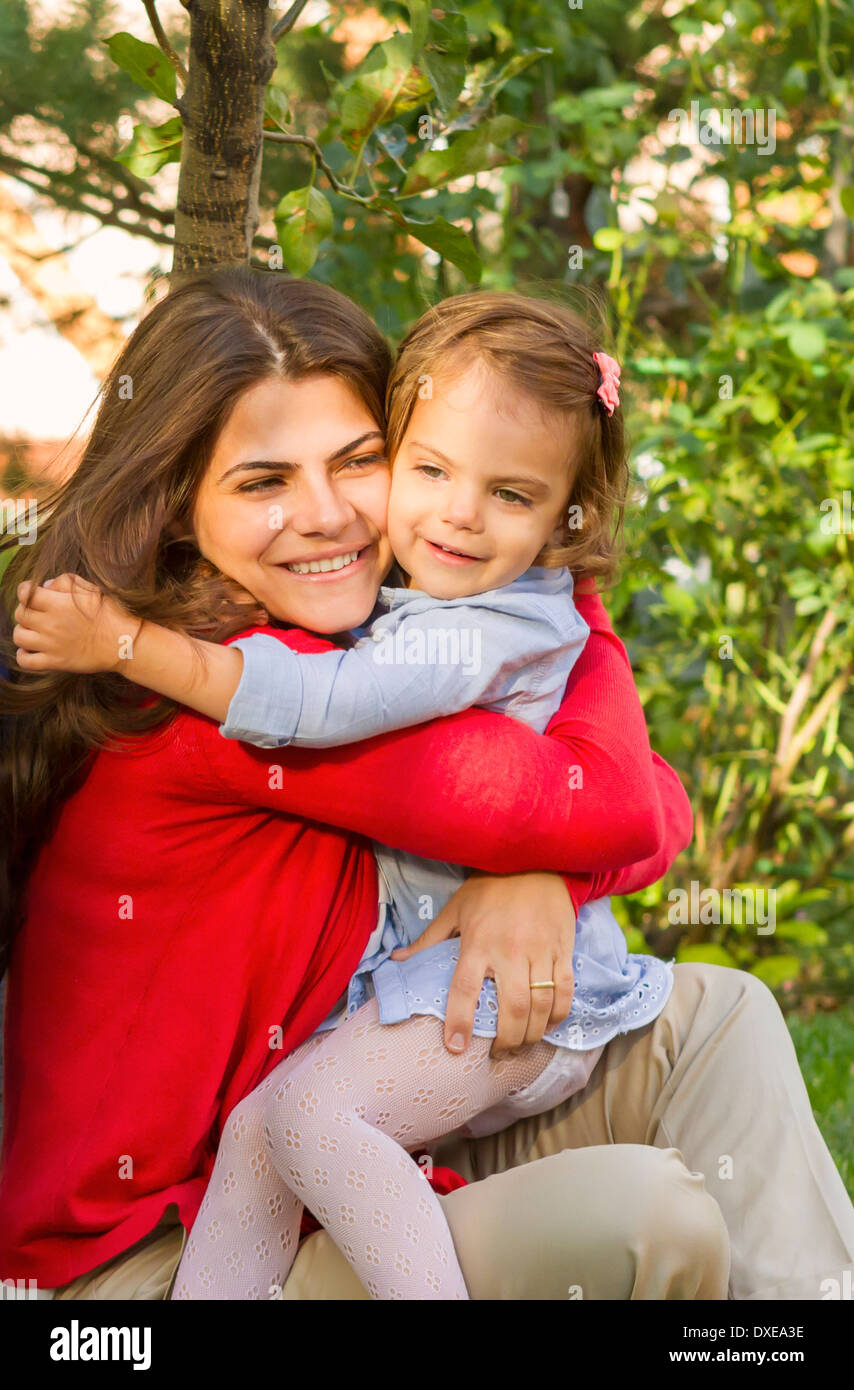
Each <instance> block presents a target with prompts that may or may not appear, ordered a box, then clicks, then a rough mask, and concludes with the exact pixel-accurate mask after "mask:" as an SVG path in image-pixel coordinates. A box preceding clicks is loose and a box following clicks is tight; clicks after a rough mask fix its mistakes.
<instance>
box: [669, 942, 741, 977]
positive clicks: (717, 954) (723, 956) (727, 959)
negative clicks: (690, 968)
mask: <svg viewBox="0 0 854 1390" xmlns="http://www.w3.org/2000/svg"><path fill="white" fill-rule="evenodd" d="M676 960H677V962H678V963H679V964H680V965H681V964H682V962H683V961H692V960H696V961H702V962H703V963H704V964H706V965H727V966H730V967H731V968H732V969H733V970H737V969H738V966H737V965H736V963H735V960H734V958H733V957H732V956H731V955H730V953H729V951H727V950H725V949H724V947H723V946H718V944H717V942H715V941H705V942H702V943H701V944H699V945H697V946H680V947H679V949H678V951H677V952H676Z"/></svg>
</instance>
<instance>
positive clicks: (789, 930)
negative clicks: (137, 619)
mask: <svg viewBox="0 0 854 1390" xmlns="http://www.w3.org/2000/svg"><path fill="white" fill-rule="evenodd" d="M774 934H775V936H777V937H779V938H780V940H782V941H796V942H797V944H798V945H799V946H826V945H827V932H826V931H825V929H824V927H820V926H819V924H818V922H807V921H801V920H800V918H797V917H793V918H792V919H791V921H788V922H778V923H777V928H776V931H775V933H774Z"/></svg>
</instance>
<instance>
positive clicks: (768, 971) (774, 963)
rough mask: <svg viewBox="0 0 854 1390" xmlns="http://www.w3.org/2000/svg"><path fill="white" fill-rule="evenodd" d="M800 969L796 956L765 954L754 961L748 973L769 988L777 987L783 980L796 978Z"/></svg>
mask: <svg viewBox="0 0 854 1390" xmlns="http://www.w3.org/2000/svg"><path fill="white" fill-rule="evenodd" d="M800 969H801V962H800V960H799V959H798V957H797V956H765V958H764V959H763V960H760V961H757V962H756V964H755V965H754V966H753V968H752V970H751V971H750V973H751V975H755V976H756V977H757V979H759V980H762V982H763V983H764V984H766V985H767V986H768V988H769V989H779V988H780V986H781V985H782V984H783V982H784V981H785V980H796V979H797V977H798V975H799V974H800Z"/></svg>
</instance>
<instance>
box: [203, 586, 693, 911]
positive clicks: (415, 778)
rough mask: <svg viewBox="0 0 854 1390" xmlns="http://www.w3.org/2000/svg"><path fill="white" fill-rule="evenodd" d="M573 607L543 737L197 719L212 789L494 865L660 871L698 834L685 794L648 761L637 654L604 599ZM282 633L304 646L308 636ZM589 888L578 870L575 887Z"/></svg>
mask: <svg viewBox="0 0 854 1390" xmlns="http://www.w3.org/2000/svg"><path fill="white" fill-rule="evenodd" d="M578 607H579V611H580V612H581V616H582V617H583V618H584V619H585V621H586V622H587V623H588V626H589V627H590V637H589V639H588V642H587V645H586V647H585V649H584V651H583V652H582V654H581V656H580V657H579V659H578V662H577V663H576V666H575V668H574V669H573V672H572V675H571V677H570V680H569V682H568V685H567V693H566V695H565V697H564V701H563V703H562V704H561V706H560V709H559V710H558V711H557V713H556V714H555V716H554V719H553V720H552V721H551V724H550V726H549V729H548V731H547V733H546V735H540V734H535V733H534V732H533V731H532V730H531V729H529V728H528V727H527V726H526V725H524V724H522V723H520V722H519V721H517V720H514V719H510V718H508V717H506V716H505V715H502V714H495V713H492V712H490V711H487V710H479V709H472V710H466V711H464V712H463V713H460V714H454V715H451V716H449V717H447V718H444V719H435V720H432V721H431V722H430V723H429V724H422V725H418V726H415V727H413V728H409V729H404V730H400V731H398V732H395V733H391V734H382V735H379V736H377V737H375V738H372V739H367V740H365V741H364V742H361V743H358V744H353V745H350V746H348V747H341V748H334V749H325V750H323V751H322V752H315V751H313V750H308V749H294V748H284V749H276V750H274V751H273V750H264V749H257V748H249V747H246V746H244V745H242V744H239V743H236V742H234V741H232V740H228V739H223V738H221V737H220V735H219V733H218V732H217V730H216V727H215V726H214V725H213V724H208V723H205V722H204V721H201V720H199V721H193V726H194V727H195V728H196V730H197V733H196V736H197V737H198V738H200V739H201V740H202V742H203V744H204V761H205V763H206V766H207V768H208V769H209V774H210V779H209V782H208V786H207V789H206V793H205V794H206V795H207V796H212V797H214V798H215V799H217V800H219V801H223V800H224V799H226V800H231V801H235V802H237V803H239V804H242V805H252V806H257V807H258V808H259V809H260V808H261V807H269V808H272V809H276V810H279V811H281V812H283V813H285V814H287V815H290V816H300V817H302V818H305V819H310V820H316V821H321V822H323V823H325V824H327V825H333V826H338V827H340V828H342V829H345V830H353V831H357V832H359V833H361V834H364V835H368V836H370V837H371V838H373V839H375V840H379V841H380V842H381V843H383V844H387V845H391V846H393V847H395V848H399V849H404V850H409V851H410V852H412V853H414V854H420V855H422V856H423V857H425V858H430V859H444V860H450V861H451V862H454V863H461V864H467V865H470V866H471V867H473V868H478V869H484V870H487V871H489V872H493V873H502V872H503V873H517V872H521V871H523V870H526V869H552V870H555V871H557V872H563V873H569V874H573V875H579V874H582V875H583V874H608V873H609V872H611V871H613V870H616V869H619V868H621V867H624V866H626V865H633V866H635V867H634V869H633V870H632V871H631V872H632V873H633V874H634V875H635V877H637V874H638V873H639V872H640V873H641V874H642V873H643V870H642V869H641V864H642V863H643V862H644V861H646V863H647V872H649V873H651V872H652V870H653V868H654V867H655V866H656V865H660V866H661V868H660V871H659V874H657V875H655V877H658V876H660V873H661V872H664V870H665V869H666V868H667V867H668V866H669V864H670V863H671V862H672V860H673V859H674V858H675V856H676V854H678V853H679V851H680V850H681V849H683V848H684V846H685V843H686V841H687V839H688V838H690V826H691V819H690V807H689V806H688V803H687V797H686V796H685V793H684V791H683V790H682V787H681V785H680V783H679V781H678V778H677V777H676V774H675V773H674V772H673V771H672V769H670V768H669V767H668V766H667V764H666V763H664V762H663V761H662V760H661V759H654V758H653V755H652V753H651V751H650V748H649V739H648V736H647V731H646V723H645V720H644V716H643V710H642V708H641V704H640V699H639V697H638V693H637V690H636V687H635V683H634V678H633V676H632V671H631V667H630V665H629V662H628V657H627V656H626V652H625V648H624V647H623V645H622V643H621V642H620V641H619V639H618V638H616V637H615V635H614V633H613V629H612V628H611V626H610V623H609V621H608V618H607V615H606V613H605V610H604V607H603V606H602V604H601V601H600V600H599V599H598V597H595V596H590V597H588V596H585V595H583V594H582V595H579V600H578ZM276 635H277V636H279V637H280V639H281V640H287V641H288V643H289V645H293V646H297V649H303V650H305V646H304V645H303V643H304V641H305V637H304V634H301V633H297V632H288V633H286V634H285V633H278V634H276ZM312 645H313V646H314V645H315V642H314V639H313V640H312ZM195 765H196V766H200V764H199V763H198V762H197V763H196V764H195ZM665 805H666V806H667V812H666V813H665V810H664V806H665ZM653 860H654V861H655V865H653V864H652V862H651V861H653ZM639 861H640V862H639ZM649 881H654V877H653V878H651V879H650V880H649ZM599 882H600V884H604V883H606V880H600V881H599ZM589 886H590V887H592V886H593V884H592V883H591V884H590V885H589ZM635 886H641V885H640V884H637V885H635ZM584 888H585V883H584V881H583V880H579V882H578V884H577V885H576V886H575V890H574V891H575V892H577V893H583V892H584ZM570 891H573V889H572V888H571V890H570ZM608 891H624V892H626V891H632V890H631V889H630V888H625V887H623V888H619V887H611V888H609V887H607V886H604V887H601V891H596V892H595V893H593V892H588V893H586V894H585V896H584V897H583V898H582V899H581V900H582V901H584V900H586V898H587V897H588V896H597V897H601V896H602V895H603V893H606V892H608Z"/></svg>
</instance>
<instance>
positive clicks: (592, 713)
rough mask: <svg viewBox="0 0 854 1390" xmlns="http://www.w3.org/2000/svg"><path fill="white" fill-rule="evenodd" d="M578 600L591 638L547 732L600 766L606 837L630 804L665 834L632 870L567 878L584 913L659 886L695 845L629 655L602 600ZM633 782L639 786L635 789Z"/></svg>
mask: <svg viewBox="0 0 854 1390" xmlns="http://www.w3.org/2000/svg"><path fill="white" fill-rule="evenodd" d="M575 598H576V606H577V607H578V610H579V612H580V613H581V615H582V617H583V618H584V620H585V622H586V623H587V624H588V626H589V628H590V634H591V635H590V638H589V639H588V642H587V644H586V646H585V649H584V651H583V652H582V654H581V657H580V658H579V660H578V661H577V662H576V664H575V667H574V668H573V671H572V673H571V675H570V679H569V681H568V682H567V687H566V692H565V697H564V703H563V704H562V705H561V707H560V709H559V710H558V711H557V713H556V714H555V716H554V718H553V719H552V721H551V723H550V724H549V726H548V729H547V731H546V732H547V734H549V735H551V736H555V737H561V738H564V737H568V738H569V739H570V740H576V741H580V742H581V743H583V744H584V746H585V748H586V749H587V751H588V753H589V756H590V759H591V761H593V762H595V764H596V777H597V780H596V782H595V783H594V784H593V790H594V793H595V795H594V798H593V800H594V801H595V805H594V806H592V807H591V810H592V812H593V814H594V815H597V816H598V815H605V816H607V814H608V806H609V805H610V807H611V813H612V821H611V824H610V828H608V827H607V826H603V833H608V834H611V833H613V830H614V828H615V827H616V825H617V821H616V818H614V817H613V811H614V807H615V805H619V804H622V805H623V807H624V809H625V800H626V798H627V796H628V797H630V798H631V799H632V800H633V801H634V805H635V807H640V808H644V810H645V813H647V814H649V815H650V818H651V822H652V823H653V824H654V825H655V826H656V828H657V830H658V834H659V840H658V844H657V846H656V847H655V848H654V849H653V850H652V851H651V852H648V853H646V854H645V855H644V857H643V858H639V859H638V860H637V861H636V862H635V863H633V864H628V865H626V866H625V867H623V868H617V867H615V866H616V865H617V860H616V859H614V860H613V861H612V866H611V867H609V868H605V869H603V870H602V871H601V872H598V873H593V874H580V873H573V874H564V880H565V882H566V885H567V888H568V890H569V894H570V897H571V898H572V902H573V906H574V907H575V910H576V912H577V911H578V908H579V907H580V906H581V904H582V903H585V902H592V901H593V900H594V899H596V898H602V897H606V896H607V895H608V894H609V893H614V894H621V893H636V892H637V891H638V890H639V889H641V888H646V887H648V885H649V884H651V883H657V882H658V880H659V879H660V878H663V876H664V875H665V874H666V873H667V871H668V869H669V868H670V866H671V865H672V863H673V861H674V860H675V859H676V857H677V855H679V854H681V852H682V850H683V849H686V848H687V846H688V845H689V844H690V843H691V837H692V835H693V829H694V822H693V815H692V812H691V803H690V802H689V800H688V796H687V794H686V792H685V788H684V787H683V786H682V783H681V782H680V780H679V778H678V776H677V774H676V773H675V772H674V770H673V768H672V767H670V765H669V764H668V763H666V762H665V761H664V759H663V758H661V757H659V755H658V754H657V753H653V752H652V751H651V749H650V747H649V737H648V734H647V729H646V720H645V718H644V714H643V709H642V707H641V703H640V699H639V697H638V693H637V688H636V686H635V682H634V676H633V675H632V670H631V664H630V662H629V658H628V653H627V652H626V649H625V647H624V646H623V643H622V642H621V641H620V640H619V638H618V637H617V636H616V634H615V632H614V630H613V628H612V626H611V623H610V620H609V618H608V615H607V613H606V611H605V607H604V605H603V603H602V600H601V598H600V597H599V596H598V595H597V594H586V593H582V592H579V590H578V588H577V587H576V594H575ZM594 634H595V637H596V639H597V643H598V652H597V655H598V657H599V660H598V661H597V662H596V667H595V671H596V673H595V679H592V678H591V673H592V668H591V665H590V663H589V662H588V660H587V657H588V652H589V650H590V646H591V644H592V642H593V640H594ZM618 714H619V722H618V720H617V715H618ZM597 740H598V746H597ZM606 744H607V746H606ZM641 750H643V752H644V753H645V754H648V756H649V760H650V761H649V764H648V766H647V767H645V768H644V767H643V766H642V764H643V761H644V760H643V759H641V765H639V761H638V754H639V753H640V752H641ZM579 761H580V760H579ZM633 777H634V778H636V780H635V781H634V782H633V783H632V782H631V778H633ZM606 788H607V791H606V790H605V789H606ZM650 798H652V801H650Z"/></svg>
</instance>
